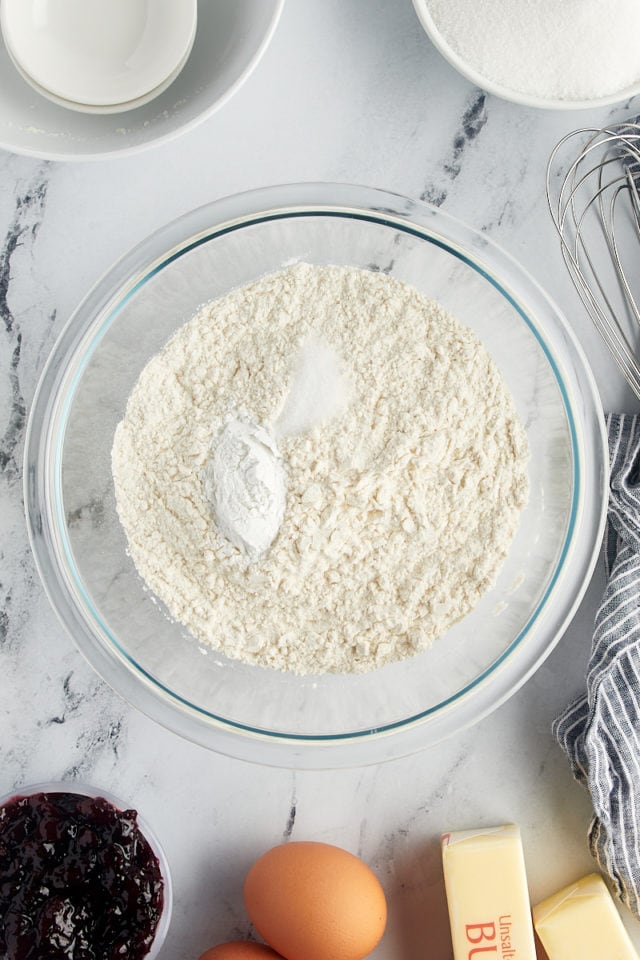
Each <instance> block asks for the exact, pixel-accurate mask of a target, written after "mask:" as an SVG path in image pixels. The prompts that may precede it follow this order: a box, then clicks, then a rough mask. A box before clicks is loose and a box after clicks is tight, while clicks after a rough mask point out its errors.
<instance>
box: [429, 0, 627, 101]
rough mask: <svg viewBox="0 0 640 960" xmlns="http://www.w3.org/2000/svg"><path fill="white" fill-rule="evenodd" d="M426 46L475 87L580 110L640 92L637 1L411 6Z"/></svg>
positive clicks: (470, 0) (492, 0)
mask: <svg viewBox="0 0 640 960" xmlns="http://www.w3.org/2000/svg"><path fill="white" fill-rule="evenodd" d="M413 5H414V7H415V10H416V13H417V15H418V18H419V20H420V22H421V24H422V26H423V28H424V30H425V32H426V34H427V36H428V37H429V39H430V40H431V42H432V43H433V45H434V46H435V47H436V49H437V50H439V52H440V53H441V54H442V56H443V57H445V59H446V60H448V61H449V63H450V64H451V65H452V66H453V67H455V69H456V70H457V71H458V72H459V73H461V74H462V75H463V76H465V77H466V78H467V79H468V80H470V81H471V82H472V83H474V84H475V85H476V86H478V87H481V88H482V89H484V90H486V91H487V92H489V93H493V94H495V95H496V96H498V97H502V98H503V99H505V100H511V101H513V102H515V103H519V104H522V105H523V106H529V107H543V108H547V109H552V110H579V109H586V108H594V107H600V106H607V105H610V104H614V103H619V102H622V101H624V100H628V99H630V98H631V97H633V96H636V95H637V94H640V45H639V44H638V39H637V38H638V36H639V35H640V3H639V2H638V0H560V2H558V0H536V2H534V3H532V2H531V0H457V2H456V3H451V2H450V0H413Z"/></svg>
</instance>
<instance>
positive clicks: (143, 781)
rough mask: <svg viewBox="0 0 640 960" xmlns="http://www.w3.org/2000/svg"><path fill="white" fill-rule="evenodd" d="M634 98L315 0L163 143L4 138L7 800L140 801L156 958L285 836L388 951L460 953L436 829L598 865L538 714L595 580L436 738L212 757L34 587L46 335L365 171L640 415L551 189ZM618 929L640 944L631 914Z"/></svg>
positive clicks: (584, 649) (595, 589) (201, 940)
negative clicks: (339, 762) (529, 95)
mask: <svg viewBox="0 0 640 960" xmlns="http://www.w3.org/2000/svg"><path fill="white" fill-rule="evenodd" d="M633 112H637V104H633V103H628V104H622V105H620V106H618V107H616V108H615V109H612V110H601V111H587V112H586V113H584V114H576V113H552V112H549V111H535V110H528V109H525V108H520V107H518V106H516V105H514V104H509V103H506V102H503V101H499V100H497V99H496V98H494V97H491V96H489V95H486V94H484V93H482V92H480V91H478V90H476V89H474V88H473V87H471V86H470V85H469V84H468V83H467V82H466V81H465V80H463V79H462V78H461V77H459V76H458V75H457V74H455V72H454V71H453V70H452V69H451V68H450V67H449V66H448V64H446V63H445V62H444V61H443V60H442V59H441V58H440V57H439V56H438V54H437V53H436V52H435V50H433V48H432V47H431V46H430V45H429V43H428V41H427V40H426V38H425V36H424V34H423V33H422V30H421V28H420V26H419V23H418V21H417V18H416V17H415V14H414V12H413V9H412V7H411V3H410V2H409V0H403V2H401V3H400V2H395V0H308V2H307V3H306V4H299V3H295V2H291V3H289V4H288V5H287V6H286V8H285V13H284V15H283V18H282V21H281V24H280V26H279V28H278V31H277V33H276V36H275V37H274V41H273V43H272V45H271V47H270V48H269V50H268V51H267V54H266V55H265V57H264V59H263V61H262V62H261V64H260V67H259V69H258V70H257V71H256V72H255V73H254V74H253V75H252V77H251V78H250V79H249V80H248V81H247V83H246V84H245V85H244V86H243V87H242V88H241V89H240V90H239V91H238V92H237V93H236V94H235V95H234V97H233V98H232V99H231V100H230V101H229V103H228V104H227V105H226V106H225V107H224V108H223V109H221V110H220V111H219V112H218V113H217V114H216V115H215V116H214V117H212V118H211V120H210V121H208V122H207V123H206V124H204V125H203V126H201V127H200V128H197V129H196V130H194V131H192V132H191V133H189V134H187V135H186V136H184V137H183V138H181V139H179V140H178V141H176V142H173V143H167V144H164V145H163V146H162V147H159V148H157V149H151V150H149V151H146V152H145V153H143V154H140V155H137V156H133V157H128V158H127V157H123V158H119V159H117V160H105V161H99V162H95V163H86V164H81V163H78V164H72V163H71V164H57V163H46V162H41V161H34V160H32V159H29V158H26V157H18V156H13V155H10V154H5V153H0V371H1V375H0V792H3V791H5V790H6V791H9V790H11V789H12V788H13V787H14V786H15V785H19V784H21V783H28V782H37V781H42V780H47V779H59V778H67V777H72V778H78V779H84V780H89V781H91V782H94V783H97V784H98V785H102V786H104V787H105V788H108V789H111V790H112V791H113V792H114V793H116V794H118V795H120V796H122V797H123V798H124V799H125V800H126V801H128V802H132V803H135V804H137V805H139V807H140V809H141V810H142V811H144V813H145V815H146V816H147V818H148V819H149V820H150V822H151V823H152V824H153V825H154V827H155V828H156V831H157V832H158V833H159V835H160V836H161V837H162V839H163V841H164V842H165V845H166V848H167V853H168V856H169V860H170V863H171V866H172V870H173V874H174V883H175V889H176V905H175V913H174V919H173V923H172V927H171V931H170V934H169V939H168V941H167V945H166V948H165V950H164V952H163V957H165V956H166V957H167V958H168V957H173V958H176V960H194V958H196V957H197V956H198V955H199V954H200V953H201V952H202V951H203V950H204V949H205V948H206V947H208V946H211V945H213V944H214V943H216V942H220V941H222V940H226V939H230V938H233V937H235V936H246V935H250V934H251V932H252V931H251V927H250V924H249V921H248V918H247V916H246V913H245V911H244V907H243V904H242V892H241V888H242V880H243V877H244V874H245V873H246V870H247V869H248V867H249V866H250V864H251V863H252V862H253V860H254V859H255V858H256V857H257V856H258V855H259V854H260V853H262V852H263V851H264V850H265V849H266V848H267V847H269V846H271V845H273V844H275V843H279V842H282V841H283V840H287V839H293V840H296V839H318V840H324V841H327V842H331V843H337V844H339V845H343V846H345V847H347V848H348V849H351V850H352V851H354V852H356V853H358V854H360V855H361V856H363V857H364V858H365V859H366V860H367V861H368V862H369V863H371V865H372V866H373V867H374V869H376V871H377V872H378V873H379V875H380V878H381V880H382V882H383V885H384V887H385V890H386V892H387V895H388V898H389V904H390V914H389V917H390V919H389V928H388V931H387V934H386V935H385V938H384V940H383V942H382V944H381V945H380V947H379V948H378V949H377V950H376V952H375V957H376V958H378V960H391V958H393V960H419V958H420V960H421V958H423V957H424V956H426V955H428V956H429V957H430V960H450V956H451V952H450V943H449V940H448V934H447V925H446V915H445V913H444V897H443V888H442V878H441V872H440V867H439V851H438V837H439V834H440V832H441V831H443V830H446V829H451V828H456V827H463V826H469V825H474V824H476V823H490V822H492V821H502V820H510V819H512V820H516V821H518V822H520V824H521V825H522V829H523V836H524V840H525V852H526V855H527V864H528V868H529V880H530V886H531V892H532V896H533V897H534V898H541V897H542V896H545V895H547V894H548V893H550V892H551V891H552V890H553V889H554V888H555V887H558V886H560V885H561V884H562V883H564V882H568V881H569V880H570V879H572V878H574V877H576V876H578V875H579V874H580V873H583V872H587V871H588V870H590V869H591V866H592V864H591V860H590V858H589V855H588V851H587V849H586V828H587V823H588V819H589V815H590V809H589V803H588V798H587V797H586V796H585V795H584V793H583V791H582V790H581V789H580V788H579V787H578V786H577V785H576V784H575V783H574V782H573V781H572V779H571V776H570V773H569V771H568V768H567V765H566V762H565V760H564V758H563V756H562V754H561V753H560V751H559V749H558V748H556V746H555V744H554V743H553V741H552V739H551V736H550V732H549V725H550V722H551V720H552V718H553V717H554V716H555V714H556V713H557V712H558V710H560V709H561V708H562V707H563V706H564V704H565V702H566V701H567V699H568V698H569V697H571V696H572V695H573V694H574V693H575V692H577V691H578V690H579V689H580V686H581V684H582V682H583V673H584V667H585V663H586V658H587V654H588V646H589V638H590V633H591V624H592V619H593V612H594V609H595V606H596V604H597V600H598V594H599V591H600V589H601V585H602V584H601V572H600V571H598V573H597V574H596V577H595V579H594V582H593V584H592V585H591V587H590V589H589V591H588V593H587V595H586V597H585V600H584V602H583V604H582V606H581V608H580V610H579V612H578V614H577V616H576V618H575V620H574V622H573V623H572V625H571V626H570V627H569V629H568V630H567V632H566V635H565V637H564V639H563V640H562V642H561V643H560V644H559V645H558V647H557V648H556V649H555V650H554V652H553V653H552V654H551V656H550V658H549V659H548V660H547V661H546V662H545V664H544V665H543V666H542V667H541V668H540V669H539V670H538V671H537V673H536V674H535V675H534V677H533V678H532V679H531V680H530V681H529V682H528V683H527V684H526V686H525V687H524V688H523V689H522V690H521V691H520V692H519V693H518V694H517V695H516V696H515V697H514V698H512V699H511V700H510V701H508V702H507V703H506V704H504V705H503V706H502V707H501V708H500V709H498V710H497V711H496V712H494V713H493V714H491V715H490V716H488V717H487V718H485V719H484V720H483V721H482V722H480V723H479V724H477V725H476V726H475V727H474V728H472V729H470V730H467V731H464V732H463V733H461V734H459V735H458V736H457V737H456V738H454V739H452V740H450V741H446V742H445V743H443V744H441V745H440V746H438V747H435V748H432V749H430V750H428V751H424V752H422V753H419V754H416V755H414V756H411V757H408V758H405V759H403V760H397V761H393V762H390V763H387V764H384V765H382V766H372V767H366V768H362V769H348V770H340V771H335V772H327V771H325V772H317V773H311V772H309V773H305V772H297V773H293V772H291V771H288V770H279V769H271V768H261V767H255V766H252V765H249V764H246V763H243V762H240V761H236V760H233V759H230V758H227V757H224V756H222V755H217V754H214V753H210V752H207V751H205V750H204V749H202V748H199V747H197V746H194V745H192V744H190V743H188V742H186V741H183V740H181V739H180V738H178V737H176V736H175V735H173V734H172V733H170V732H169V731H167V730H165V729H163V728H161V727H160V726H158V725H157V724H154V723H153V722H151V721H150V720H148V719H147V718H146V717H144V716H142V715H141V714H140V713H138V712H137V711H134V710H133V709H132V708H130V707H129V706H128V705H127V704H126V703H125V702H124V701H123V700H121V699H120V697H118V696H117V695H116V694H114V693H113V692H112V691H111V690H110V689H109V688H108V687H107V686H106V685H105V684H104V683H103V682H102V680H100V679H99V678H98V677H97V676H96V674H95V673H94V672H93V671H92V670H91V669H90V668H89V666H88V665H87V664H86V663H85V662H84V660H83V659H82V657H81V656H80V655H79V654H78V652H77V650H76V648H75V646H74V644H73V643H72V641H71V640H70V638H69V637H68V636H67V635H66V633H65V632H64V631H63V629H62V627H61V626H60V625H59V623H58V622H57V619H56V618H55V616H54V615H53V613H52V610H51V607H50V605H49V602H48V600H47V598H46V596H45V595H44V592H43V589H42V587H41V585H40V581H39V578H38V576H37V573H36V570H35V567H34V563H33V560H32V557H31V552H30V548H29V544H28V538H27V533H26V526H25V521H24V516H23V504H22V453H23V444H24V432H25V426H26V417H27V416H28V412H29V409H30V406H31V402H32V398H33V394H34V391H35V387H36V383H37V379H38V376H39V374H40V372H41V371H42V368H43V365H44V363H45V361H46V358H47V356H48V354H49V351H50V349H51V346H52V344H53V342H54V339H55V337H56V336H57V334H58V333H59V332H60V330H61V329H62V326H63V324H64V323H65V322H66V320H67V319H68V317H69V316H70V314H71V312H72V311H73V309H74V308H75V306H76V305H77V304H78V303H79V301H80V300H81V299H82V297H83V296H84V295H85V293H86V292H87V290H88V289H89V288H90V287H91V285H92V284H93V283H94V282H95V281H96V280H97V278H98V277H99V276H100V275H101V274H102V272H103V271H104V270H105V269H107V268H108V266H109V265H110V264H111V263H112V262H113V261H114V260H115V259H116V258H117V257H118V256H120V255H122V254H123V253H124V252H125V251H126V250H127V249H129V248H130V247H131V246H133V245H134V244H135V243H137V242H138V241H140V240H141V239H142V238H144V237H145V236H146V235H148V234H149V233H150V232H152V231H153V230H155V229H156V228H158V227H159V226H160V225H161V224H163V223H164V222H166V221H168V220H171V219H172V218H174V217H176V216H178V215H180V214H181V213H183V212H185V211H186V210H188V209H191V208H192V207H194V206H197V205H199V204H202V203H205V202H206V201H208V200H210V199H215V198H216V197H219V196H223V195H226V194H229V193H233V192H235V191H238V190H242V189H249V188H252V187H256V186H261V185H264V184H268V183H276V182H291V181H298V180H337V181H349V182H355V183H358V182H360V183H364V184H367V185H371V186H380V187H383V188H385V189H388V190H392V191H397V192H398V193H401V194H405V195H407V196H410V197H415V198H423V199H425V200H427V201H429V202H431V203H433V204H435V205H438V206H440V207H441V208H442V209H444V210H446V211H447V212H449V213H451V214H453V215H454V216H457V217H459V218H460V219H462V220H464V221H466V222H468V223H470V224H471V225H472V226H474V227H476V228H477V229H479V230H481V231H484V232H485V233H486V235H487V236H490V237H491V238H492V239H494V240H496V241H498V242H499V243H501V244H502V245H503V246H504V247H505V248H506V249H507V250H509V252H511V253H512V254H513V255H514V256H515V257H516V258H517V259H519V260H520V261H521V262H522V263H523V264H524V266H525V267H526V268H527V269H528V270H529V271H530V272H531V273H532V275H533V276H534V277H535V278H536V279H537V280H538V281H539V282H541V283H542V284H543V285H544V287H545V288H546V289H547V290H548V291H549V293H550V294H551V295H552V296H553V297H554V298H555V299H556V300H557V301H558V303H559V304H560V306H561V307H562V309H563V310H564V311H565V313H566V314H567V316H568V317H569V320H570V322H571V325H572V327H573V329H574V330H575V332H576V333H577V335H578V337H579V339H580V341H581V343H582V344H583V347H584V350H585V352H586V354H587V357H588V359H589V361H590V363H591V365H592V367H593V370H594V373H595V376H596V379H597V382H598V386H599V388H600V391H601V394H602V397H603V403H604V405H605V407H607V408H608V409H622V408H626V409H632V408H635V407H634V406H633V404H634V401H633V399H632V398H631V397H630V395H629V392H628V391H627V389H626V388H625V386H624V384H623V383H622V382H621V379H620V377H619V375H618V373H617V370H616V369H615V367H614V366H613V364H612V363H611V362H610V361H609V359H608V357H607V356H606V355H605V352H604V350H603V349H602V347H601V345H600V343H599V340H598V337H597V335H596V334H595V332H594V331H593V330H592V329H591V327H590V326H589V323H588V321H587V320H586V318H585V317H584V315H583V313H582V310H581V307H580V305H579V303H578V301H577V298H576V297H575V295H574V292H573V289H572V288H571V285H570V282H569V280H568V279H567V277H566V276H565V274H564V266H563V264H562V261H561V257H560V255H559V250H558V247H557V242H556V238H555V236H554V233H553V227H552V225H551V222H550V219H549V217H548V213H547V210H546V206H545V202H544V187H543V184H544V174H545V167H546V160H547V157H548V155H549V152H550V150H551V148H552V146H553V145H554V143H555V142H556V141H557V140H558V139H559V137H560V136H562V135H563V134H564V133H566V132H568V131H569V130H571V129H573V128H574V127H577V126H581V125H592V124H593V125H597V126H600V125H602V124H603V123H604V122H606V120H607V119H609V118H616V119H619V118H621V117H624V116H626V115H628V114H629V113H633ZM625 922H627V923H628V925H629V929H630V931H631V933H632V936H633V938H634V941H635V943H636V944H637V945H638V946H640V924H637V923H636V922H635V921H632V920H631V919H630V918H629V917H625Z"/></svg>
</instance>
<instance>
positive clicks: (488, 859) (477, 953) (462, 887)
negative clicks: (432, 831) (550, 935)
mask: <svg viewBox="0 0 640 960" xmlns="http://www.w3.org/2000/svg"><path fill="white" fill-rule="evenodd" d="M442 863H443V867H444V879H445V887H446V891H447V904H448V907H449V922H450V924H451V937H452V940H453V955H454V958H455V960H536V948H535V944H534V939H533V924H532V922H531V907H530V904H529V894H528V891H527V878H526V874H525V868H524V856H523V853H522V841H521V839H520V830H519V829H518V827H517V826H515V825H514V824H507V825H505V826H501V827H488V828H486V829H479V830H464V831H458V832H456V833H445V834H444V835H443V837H442ZM573 960H576V958H575V957H574V958H573Z"/></svg>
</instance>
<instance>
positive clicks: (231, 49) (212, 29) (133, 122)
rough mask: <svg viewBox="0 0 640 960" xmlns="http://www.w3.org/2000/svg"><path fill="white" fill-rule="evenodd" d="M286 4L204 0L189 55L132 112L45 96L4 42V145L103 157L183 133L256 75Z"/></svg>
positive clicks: (51, 154)
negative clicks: (79, 106) (85, 108)
mask: <svg viewBox="0 0 640 960" xmlns="http://www.w3.org/2000/svg"><path fill="white" fill-rule="evenodd" d="M174 2H175V0H174ZM283 5H284V0H233V2H229V0H198V29H197V31H196V37H195V41H194V44H193V48H192V50H191V53H190V55H189V56H188V59H187V62H186V63H185V64H184V66H183V68H182V69H181V70H179V72H178V76H177V77H175V79H173V82H171V83H170V85H169V86H168V87H167V88H166V89H165V90H164V91H163V92H161V93H159V95H157V96H156V95H155V92H154V96H153V98H152V99H151V100H150V101H149V102H146V103H140V102H138V103H136V104H135V105H134V106H135V107H136V108H135V109H130V110H129V111H128V112H127V114H126V118H123V117H122V116H120V115H119V112H120V110H121V109H122V108H121V107H119V108H118V112H117V113H107V112H106V111H104V110H102V111H100V113H98V114H93V113H86V112H78V111H77V110H72V109H68V106H69V103H68V102H66V103H65V104H64V105H60V104H58V103H53V102H51V101H50V100H48V99H45V98H44V97H43V96H41V95H40V94H39V93H37V92H36V91H35V90H34V89H33V87H32V86H31V85H30V84H29V83H27V82H26V81H25V79H24V78H23V77H22V76H21V75H20V74H19V73H18V71H17V70H16V69H15V66H14V64H13V62H12V60H11V57H10V56H9V53H8V51H7V48H6V45H5V44H4V43H0V147H3V148H4V149H6V150H12V151H13V152H15V153H22V154H26V155H28V156H34V157H43V158H46V159H50V160H83V159H100V158H102V157H104V156H106V155H116V154H128V153H135V152H137V151H139V150H142V149H144V148H145V147H148V146H149V145H151V144H156V143H161V142H163V141H166V140H170V139H173V138H174V137H176V136H179V135H180V134H181V133H183V132H185V131H187V130H189V129H191V128H193V127H195V126H197V125H198V124H199V123H201V122H202V121H203V120H205V119H206V118H207V117H209V116H210V115H211V114H212V113H213V112H214V111H215V110H216V109H218V108H219V107H220V106H221V105H222V104H223V103H225V102H226V101H227V100H228V99H229V97H231V96H232V95H233V93H234V92H235V91H236V90H237V89H238V88H239V87H240V86H241V85H242V83H243V82H244V81H245V80H246V78H247V77H248V76H249V75H250V73H251V72H252V70H253V69H254V68H255V66H256V64H257V63H258V61H259V60H260V57H261V56H262V54H263V53H264V51H265V50H266V48H267V46H268V44H269V42H270V40H271V37H272V36H273V33H274V31H275V28H276V26H277V23H278V20H279V18H280V14H281V12H282V8H283ZM0 9H1V6H0ZM129 106H130V105H128V107H129Z"/></svg>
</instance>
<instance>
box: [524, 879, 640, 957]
mask: <svg viewBox="0 0 640 960" xmlns="http://www.w3.org/2000/svg"><path fill="white" fill-rule="evenodd" d="M533 922H534V924H535V928H536V930H537V931H538V936H539V937H540V940H541V941H542V946H543V947H544V948H545V950H546V951H547V954H548V957H549V960H576V957H579V958H580V960H603V958H605V957H606V960H638V954H637V953H636V951H635V949H634V947H633V945H632V943H631V940H630V939H629V936H628V935H627V931H626V930H625V928H624V924H623V923H622V920H621V919H620V914H619V913H618V911H617V910H616V907H615V904H614V902H613V899H612V897H611V894H610V893H609V891H608V890H607V886H606V884H605V882H604V880H603V879H602V877H601V876H600V874H598V873H590V874H589V875H588V876H587V877H583V878H582V879H581V880H577V881H576V882H575V883H571V884H569V886H568V887H564V888H563V889H562V890H559V891H558V893H556V894H554V895H553V896H552V897H549V898H548V899H547V900H543V901H542V903H539V904H537V906H535V907H534V908H533Z"/></svg>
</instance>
